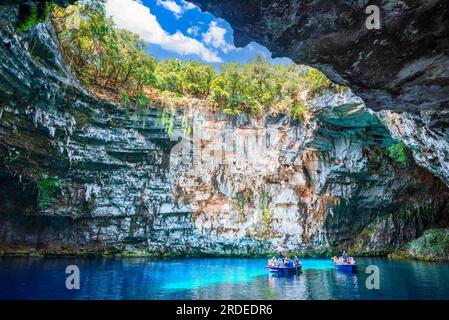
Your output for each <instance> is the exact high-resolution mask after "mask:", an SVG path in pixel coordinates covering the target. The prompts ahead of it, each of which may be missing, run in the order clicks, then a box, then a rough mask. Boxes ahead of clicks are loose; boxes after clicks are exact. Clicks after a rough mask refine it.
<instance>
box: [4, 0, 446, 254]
mask: <svg viewBox="0 0 449 320" xmlns="http://www.w3.org/2000/svg"><path fill="white" fill-rule="evenodd" d="M193 2H194V3H196V4H197V5H199V6H200V7H201V8H202V9H206V10H207V11H209V12H212V13H213V14H215V15H212V14H210V13H207V12H206V11H201V10H200V8H199V7H197V6H195V5H193V4H189V3H190V2H185V1H174V2H173V3H174V4H175V5H172V6H168V5H167V3H166V2H165V1H143V2H138V1H132V0H129V1H128V0H127V2H126V4H124V2H123V1H118V0H108V1H106V3H105V4H103V5H99V6H98V7H97V6H89V5H83V4H79V3H78V4H75V5H70V6H68V7H67V8H66V7H64V6H63V7H57V6H55V7H53V8H52V12H51V15H50V16H49V22H48V23H47V24H39V25H37V26H29V27H27V28H25V27H17V25H15V28H14V27H13V28H9V29H8V30H7V31H8V32H9V33H5V36H4V37H5V41H4V43H8V47H9V49H8V51H2V54H4V55H5V56H8V57H10V58H11V59H13V60H14V59H16V60H19V59H29V60H27V61H28V62H29V65H30V66H32V67H30V69H31V70H32V72H31V73H30V74H34V75H35V76H36V77H37V75H39V77H41V78H39V79H38V80H37V81H35V83H37V84H36V87H35V88H33V89H32V90H31V91H29V92H31V93H28V96H27V93H26V90H25V89H24V88H25V87H26V86H25V85H23V81H24V80H23V79H27V78H26V77H27V76H28V77H31V76H30V74H26V73H23V72H21V71H22V70H20V68H19V69H14V68H10V69H8V73H6V72H5V73H3V74H8V77H7V78H5V79H3V80H4V81H5V82H6V83H7V84H8V86H6V85H5V86H4V87H2V88H7V89H5V90H4V92H3V91H2V94H3V93H4V94H5V96H8V97H13V96H11V95H10V93H11V92H12V91H14V90H16V91H21V92H22V93H23V97H22V98H21V100H20V101H12V102H2V109H1V110H2V112H1V114H2V117H0V118H1V121H2V130H3V131H2V136H4V137H7V136H8V135H9V136H13V137H14V139H17V141H19V142H20V139H24V138H23V137H25V136H26V137H31V138H32V135H33V130H34V129H35V128H38V130H40V132H41V133H42V134H46V135H47V137H46V139H48V143H49V145H51V146H52V147H54V148H52V149H54V150H51V151H50V150H49V153H51V155H50V157H53V158H54V159H55V163H57V165H56V166H58V170H49V169H48V168H46V167H42V168H41V169H42V177H39V179H37V178H36V177H34V178H33V177H31V176H29V175H28V176H26V173H23V172H22V174H25V176H26V177H25V178H26V179H29V180H31V181H32V184H33V183H34V185H35V187H34V189H33V190H34V191H30V190H31V189H30V188H26V187H25V188H24V189H23V190H20V188H19V186H20V182H18V180H17V179H18V178H16V177H17V176H18V175H20V174H21V172H19V173H16V172H15V173H14V175H12V173H11V172H10V171H11V170H9V169H8V168H7V167H5V168H4V169H5V170H4V171H5V175H4V178H2V181H3V182H2V183H3V185H2V189H1V190H2V191H1V195H2V199H4V201H2V211H4V212H5V213H8V214H10V213H14V214H17V215H25V214H28V213H32V214H35V215H37V216H39V215H41V216H45V219H48V220H51V219H53V218H54V219H63V220H64V219H67V221H71V220H70V219H73V220H74V221H85V219H86V221H91V220H92V221H93V222H92V223H91V222H83V223H62V224H58V223H56V224H51V223H49V224H50V225H52V228H53V229H52V231H51V232H53V233H54V232H55V231H54V228H55V227H54V226H57V225H61V226H62V227H61V228H67V229H70V230H69V232H67V233H66V234H70V237H73V238H76V240H74V241H73V246H75V247H76V246H81V247H84V245H85V244H86V243H87V244H92V248H95V250H99V252H101V251H102V250H103V251H112V252H117V251H123V252H133V251H136V252H146V253H148V254H152V253H154V252H157V253H166V254H171V253H176V252H179V251H181V252H186V253H187V254H188V253H197V252H202V253H204V254H213V253H215V252H218V254H236V255H246V254H258V255H263V254H266V253H268V252H273V251H275V248H276V247H278V246H283V247H284V248H287V249H288V250H290V251H292V252H300V253H303V254H304V253H308V254H317V255H329V254H330V253H332V252H334V251H335V250H342V249H346V250H350V252H351V253H354V254H361V255H369V254H375V255H385V254H388V253H391V252H393V251H395V250H399V249H403V248H404V245H405V244H406V243H408V242H410V241H412V240H414V239H416V238H419V237H420V236H421V235H422V234H423V233H424V232H425V231H426V230H429V229H441V228H447V227H448V218H447V213H448V208H447V198H448V196H449V192H448V189H447V176H446V174H445V171H444V168H445V161H446V154H445V150H446V149H445V146H446V145H447V139H445V138H441V136H444V135H445V133H444V132H445V131H444V128H437V127H436V126H433V128H432V130H435V131H428V129H429V126H426V125H423V124H422V122H425V121H429V122H428V123H434V119H433V118H432V117H433V116H434V115H433V114H432V113H429V114H428V115H427V116H428V117H429V119H427V118H426V120H425V121H421V120H423V118H420V115H419V113H416V112H415V113H408V112H399V111H400V110H399V109H400V108H401V107H397V108H396V107H395V104H396V103H399V104H401V106H403V108H404V110H407V111H410V105H409V103H408V102H407V103H405V102H404V101H405V100H409V98H410V97H412V95H414V96H416V92H417V91H416V88H417V84H416V83H415V82H416V81H417V80H416V79H419V77H421V75H422V73H423V72H424V74H425V73H426V72H430V71H429V70H431V69H432V63H434V62H435V61H434V60H425V59H424V58H423V59H424V60H423V59H421V60H419V64H418V62H416V64H413V63H411V62H410V61H409V60H407V59H405V58H404V60H401V61H399V62H400V63H399V62H398V61H390V62H391V64H394V63H395V62H398V65H402V66H404V69H403V70H402V73H401V72H400V71H398V72H397V77H396V79H395V80H394V81H395V82H393V83H388V81H387V80H388V79H387V77H386V76H383V78H382V77H381V79H374V78H373V81H372V82H370V81H369V79H368V76H373V77H374V75H375V72H376V71H375V70H377V69H376V68H379V64H378V63H377V62H376V63H375V65H372V64H373V63H374V62H373V61H372V60H370V57H376V55H377V54H380V52H378V51H376V50H378V49H377V47H375V48H374V49H373V48H372V47H370V48H369V50H371V51H363V50H362V51H361V52H358V53H357V54H356V53H355V52H352V51H348V53H347V54H345V53H344V49H345V48H346V46H347V45H348V43H350V42H351V41H352V40H354V37H360V39H361V40H360V41H361V42H362V43H366V41H367V40H366V39H367V37H368V36H369V35H370V34H369V33H368V31H367V30H361V31H359V32H358V33H355V32H353V34H351V32H350V31H351V30H352V29H354V28H356V26H357V25H358V24H359V23H360V22H361V21H363V17H364V16H363V14H362V15H360V12H358V11H357V10H356V9H354V8H349V7H344V8H340V7H339V6H338V5H336V4H327V5H323V7H319V8H318V9H319V10H317V12H315V11H310V12H309V11H304V10H302V9H304V8H303V7H301V6H302V4H301V3H298V4H296V5H292V4H290V5H289V6H292V7H288V8H286V7H284V8H282V7H273V9H271V10H273V12H274V13H276V14H278V16H281V17H283V14H284V13H285V12H290V14H291V16H289V19H290V20H288V19H287V20H288V21H290V22H291V23H292V25H288V24H287V25H284V24H282V23H281V22H280V21H278V22H277V23H278V25H277V27H275V26H273V25H272V24H269V25H268V26H265V25H264V23H267V22H266V21H265V20H264V19H263V15H264V14H267V15H268V16H270V13H267V11H266V10H267V8H265V7H259V6H260V5H259V4H252V5H251V6H254V8H253V9H254V10H255V11H254V12H258V14H255V15H254V16H251V17H247V18H245V19H240V15H239V14H238V12H237V11H236V10H237V9H238V8H241V6H240V5H238V6H235V8H230V7H228V6H229V2H226V1H224V2H223V3H221V4H218V3H213V4H212V3H210V2H208V1H193ZM94 3H95V1H94ZM18 9H19V10H18ZM224 9H226V10H224ZM287 9H288V10H287ZM2 10H10V11H8V12H10V13H11V14H12V15H14V14H18V13H20V12H22V17H21V19H20V20H21V21H22V22H21V25H23V21H24V20H26V19H25V18H24V17H23V11H20V8H17V6H15V7H13V8H8V7H5V8H2ZM242 10H243V9H242ZM326 10H331V11H332V10H334V11H335V12H338V11H339V10H346V11H345V13H346V16H347V17H349V18H348V19H349V20H348V21H349V22H348V25H343V24H342V23H341V21H340V20H339V19H338V18H336V19H337V20H336V21H334V24H332V23H327V24H326V23H323V24H320V25H319V26H318V27H317V29H316V30H313V31H311V30H310V29H309V28H308V27H307V26H305V25H302V23H303V22H298V21H297V20H295V19H297V16H298V15H301V14H302V12H303V11H304V12H306V13H305V14H306V16H305V18H304V21H312V22H313V18H314V17H315V16H314V15H316V14H319V13H320V12H322V11H326ZM129 17H133V18H132V19H131V18H129ZM218 17H222V18H223V19H222V18H218ZM284 18H285V17H284ZM333 18H334V17H333V16H332V18H329V19H333ZM273 19H274V18H273ZM251 20H253V23H250V21H251ZM227 21H229V23H228V22H227ZM276 21H277V20H276ZM39 22H41V21H39ZM193 22H195V23H193ZM296 22H297V25H295V23H296ZM312 22H311V23H312ZM328 22H329V21H328ZM10 23H14V22H10ZM385 23H387V24H388V19H387V20H386V21H385ZM93 25H100V26H102V28H93ZM231 25H232V27H231ZM337 27H341V28H342V29H343V31H342V32H341V33H338V32H337V31H336V28H337ZM344 27H345V28H344ZM264 28H265V29H264ZM358 28H359V27H358ZM348 29H349V30H350V31H348ZM11 30H14V31H11ZM260 30H270V32H272V38H267V37H264V36H263V35H261V32H260ZM307 30H308V31H307ZM306 31H307V32H308V33H307V32H306ZM433 31H435V30H433ZM5 32H6V31H5ZM295 32H296V33H295ZM332 32H334V33H335V32H337V33H338V34H339V36H341V38H340V39H339V40H340V43H338V41H337V40H336V39H337V37H334V38H329V35H330V34H333V33H332ZM14 33H17V34H19V35H20V36H21V37H20V39H19V40H16V42H13V41H12V40H10V39H9V38H10V37H11V35H12V34H14ZM270 34H271V33H270ZM292 34H298V37H297V39H298V40H295V41H302V42H295V41H290V42H288V41H287V40H288V39H292ZM314 36H317V37H318V36H320V37H322V39H321V38H320V40H316V38H314ZM388 36H389V35H388V34H383V33H382V32H381V31H378V33H376V34H375V37H373V41H375V42H376V43H377V42H379V43H383V47H388V46H387V44H388V40H389V38H388ZM233 37H235V43H237V44H238V45H239V46H236V44H235V43H234V39H233ZM6 38H8V39H6ZM49 39H50V40H49ZM79 39H82V40H83V41H78V40H79ZM6 40H7V41H6ZM315 40H316V41H315ZM258 43H261V44H263V45H266V46H267V47H269V48H270V49H271V50H272V51H273V53H274V54H275V55H278V56H281V55H285V56H289V57H290V58H291V59H292V60H290V58H274V59H273V58H272V57H271V56H272V55H271V52H270V51H269V50H268V49H267V48H265V47H263V46H262V45H259V44H258ZM14 46H15V47H14ZM11 48H20V49H21V50H24V51H25V52H30V53H31V54H30V55H29V56H26V57H17V56H15V53H14V50H11ZM332 48H333V49H335V52H336V53H337V54H335V55H330V51H332V50H331V49H332ZM364 49H366V48H365V47H364ZM367 50H368V49H367ZM386 50H387V51H388V50H390V49H386ZM391 50H392V49H391ZM336 56H337V57H339V58H340V59H341V60H336V59H337V58H336ZM435 59H437V60H438V62H439V63H442V64H444V63H446V62H445V60H444V58H441V57H438V58H435ZM293 61H296V62H297V63H295V62H293ZM299 62H301V63H305V64H307V65H310V66H312V67H308V66H306V65H302V64H300V63H299ZM390 62H389V63H390ZM435 63H436V62H435ZM313 67H316V68H317V69H315V68H313ZM5 68H6V67H5ZM33 68H34V69H33ZM419 68H421V69H419ZM423 68H424V69H423ZM426 68H427V69H426ZM418 69H419V70H418ZM319 70H322V71H323V72H324V73H322V72H321V71H319ZM391 70H393V71H394V68H392V69H391ZM14 72H16V73H17V74H19V76H17V77H16V78H14V77H13V76H12V74H14ZM49 74H51V75H53V79H49V78H48V75H49ZM325 74H327V75H328V76H329V78H331V79H333V80H334V81H337V82H338V83H340V84H342V83H344V84H349V85H350V86H351V88H353V89H354V92H356V93H357V94H358V95H359V96H360V97H359V96H357V95H356V94H354V93H353V92H352V91H351V90H350V89H349V88H348V87H346V86H344V85H338V84H336V83H334V82H332V81H331V80H329V78H328V76H326V75H325ZM58 77H60V78H59V79H58ZM50 78H51V77H50ZM55 78H57V80H55ZM62 78H63V79H62ZM443 78H444V77H443ZM61 79H62V80H61ZM441 81H442V82H443V84H444V79H443V80H441ZM441 81H440V82H441ZM39 83H40V84H42V83H44V85H43V87H44V89H45V91H46V92H48V94H47V95H45V94H42V90H43V89H42V86H41V85H40V84H39ZM400 83H405V84H404V85H403V86H402V87H400V88H399V87H398V86H399V84H400ZM33 85H34V82H33ZM420 85H422V83H421V84H420ZM28 86H29V85H28ZM395 86H396V87H395ZM429 86H430V87H432V89H431V90H430V89H429V90H430V91H429V92H427V91H426V94H424V95H422V96H421V97H420V98H419V99H418V100H417V101H415V104H419V103H420V102H422V101H421V100H420V99H426V98H428V96H430V95H434V97H435V99H434V100H439V103H440V104H441V103H443V102H444V101H445V99H446V97H445V96H444V95H443V94H442V89H441V88H440V89H441V90H440V89H439V88H436V87H435V85H429ZM443 87H444V86H443ZM372 88H377V89H376V90H374V89H372ZM85 89H87V90H85ZM33 90H34V93H33ZM432 90H433V91H432ZM35 92H39V94H35ZM55 92H57V94H54V93H55ZM401 95H402V96H401ZM427 95H428V96H427ZM55 96H56V97H55ZM398 99H399V100H398ZM401 99H402V100H401ZM24 101H25V102H24ZM432 101H433V100H432ZM365 102H366V104H367V106H365ZM13 105H14V107H17V109H18V110H22V111H21V112H11V106H13ZM29 106H33V108H35V109H34V110H35V111H34V114H33V111H32V109H29V108H28V107H29ZM379 106H380V107H379ZM426 106H427V107H428V105H426ZM384 109H392V110H384ZM4 110H7V112H6V113H5V112H4ZM30 110H31V111H30ZM37 110H39V111H37ZM373 110H377V111H373ZM379 110H380V111H379ZM438 123H441V122H438ZM17 124H20V126H18V125H17ZM17 128H19V129H17ZM32 128H33V129H32ZM21 137H22V138H21ZM5 139H6V138H5ZM5 141H6V140H5ZM12 141H13V142H12V143H11V142H8V143H6V142H2V146H5V148H6V150H7V151H6V152H5V156H4V157H3V158H4V159H5V163H7V162H8V161H9V160H8V157H7V154H8V152H9V153H10V151H11V146H13V145H14V143H15V142H14V141H15V140H12ZM435 144H439V146H440V147H438V148H432V147H428V145H430V146H434V145H435ZM31 151H32V152H35V150H34V151H33V150H31ZM19 156H20V155H19ZM32 158H33V157H32V156H31V157H29V158H28V160H30V159H32ZM26 159H27V158H26V157H22V160H21V161H25V163H24V165H26V161H27V160H26ZM56 159H57V160H56ZM10 160H11V159H10ZM30 161H31V160H30ZM2 172H3V171H2ZM55 172H58V173H57V174H56V173H55ZM8 175H10V176H8ZM39 183H40V184H39ZM39 185H40V186H41V187H42V186H43V187H42V188H43V189H39V188H38V186H39ZM10 193H14V194H17V195H18V196H17V197H8V195H9V194H10ZM43 195H44V196H43ZM42 197H45V198H48V199H47V200H48V201H47V200H46V201H44V205H45V208H43V207H42ZM11 208H14V210H13V211H14V212H12V211H11V210H12V209H11ZM10 211H11V212H10ZM96 219H98V221H100V220H101V222H98V223H97V220H96ZM45 221H47V220H45ZM64 221H65V220H64ZM108 221H109V222H108ZM108 223H109V224H110V225H109V227H110V229H111V230H110V234H108V232H106V231H105V230H107V229H108ZM43 225H45V223H44V224H43ZM165 227H166V229H165ZM170 228H174V229H175V230H180V231H179V233H176V234H175V235H170V232H169V231H167V230H170ZM76 230H82V232H83V233H84V236H83V237H79V238H78V237H76V236H73V235H74V234H76ZM26 232H27V233H28V232H29V229H27V231H26ZM40 232H45V231H40ZM211 235H214V237H218V239H219V240H218V241H215V240H214V241H212V240H211V243H212V244H211V245H210V247H207V246H206V247H203V246H201V245H199V246H198V245H197V247H195V245H194V243H196V241H195V239H196V237H206V238H208V237H212V236H211ZM160 237H167V241H164V242H162V241H160V239H159V238H160ZM30 238H33V237H32V236H30ZM38 238H39V237H36V238H35V239H36V241H37V239H38ZM56 238H57V237H56ZM229 238H231V239H233V240H232V241H234V242H232V243H231V244H229V243H228V240H227V239H229ZM130 239H133V240H132V241H130ZM179 239H182V240H179ZM242 239H244V240H242ZM247 239H248V244H246V242H245V244H244V245H241V244H240V242H241V241H246V240H247ZM134 240H135V241H134ZM32 241H33V240H31V242H32ZM39 241H40V240H39ZM54 241H58V240H54ZM102 243H105V244H107V245H105V246H102V245H101V244H102ZM38 247H39V248H43V247H45V242H44V244H42V242H41V241H40V242H39V245H38ZM48 247H51V248H60V247H58V246H54V245H52V244H51V243H49V244H48ZM55 250H56V249H55ZM76 250H77V248H74V251H76ZM56 251H57V250H56ZM64 252H67V251H66V250H64Z"/></svg>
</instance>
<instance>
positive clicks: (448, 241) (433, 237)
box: [405, 229, 449, 260]
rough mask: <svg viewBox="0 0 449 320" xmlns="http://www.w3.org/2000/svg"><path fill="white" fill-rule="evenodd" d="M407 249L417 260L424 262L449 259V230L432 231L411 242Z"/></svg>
mask: <svg viewBox="0 0 449 320" xmlns="http://www.w3.org/2000/svg"><path fill="white" fill-rule="evenodd" d="M405 249H406V250H407V251H408V253H409V254H410V255H411V256H412V257H415V258H420V259H424V260H439V259H447V258H448V257H449V230H448V229H431V230H427V231H425V232H424V234H423V235H422V236H421V237H419V238H418V239H415V240H413V241H411V242H409V243H408V244H407V245H406V246H405Z"/></svg>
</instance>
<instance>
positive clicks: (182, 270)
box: [0, 258, 449, 300]
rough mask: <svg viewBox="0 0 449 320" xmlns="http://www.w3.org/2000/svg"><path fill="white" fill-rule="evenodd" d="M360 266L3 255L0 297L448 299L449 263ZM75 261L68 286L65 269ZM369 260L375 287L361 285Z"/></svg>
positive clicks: (373, 261) (384, 262)
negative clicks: (293, 268)
mask: <svg viewBox="0 0 449 320" xmlns="http://www.w3.org/2000/svg"><path fill="white" fill-rule="evenodd" d="M357 260H358V263H359V272H358V274H347V273H342V272H339V271H336V270H334V268H333V267H332V264H331V262H330V260H327V259H303V266H304V267H303V273H302V274H300V275H291V276H283V277H278V276H273V275H270V274H268V273H267V272H266V271H265V270H264V266H265V264H266V259H218V258H213V259H210V258H207V259H170V260H154V259H146V258H125V259H114V258H110V259H87V258H64V259H62V258H0V299H283V300H290V299H449V264H444V263H423V262H414V261H407V262H405V261H390V260H388V259H383V258H376V259H374V258H373V259H370V258H360V259H357ZM68 265H77V266H78V267H79V269H80V290H67V289H66V287H65V280H66V277H67V275H66V274H65V269H66V267H67V266H68ZM368 265H377V266H378V267H379V269H380V289H379V290H368V289H367V288H366V286H365V281H366V278H367V277H368V274H366V273H365V269H366V267H367V266H368Z"/></svg>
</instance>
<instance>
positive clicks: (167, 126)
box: [161, 110, 176, 137]
mask: <svg viewBox="0 0 449 320" xmlns="http://www.w3.org/2000/svg"><path fill="white" fill-rule="evenodd" d="M175 115H176V114H175V112H171V111H166V110H164V111H162V115H161V125H162V127H163V129H164V130H165V132H166V133H167V134H168V136H169V137H171V136H172V135H173V130H174V123H175Z"/></svg>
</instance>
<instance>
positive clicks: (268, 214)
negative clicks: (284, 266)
mask: <svg viewBox="0 0 449 320" xmlns="http://www.w3.org/2000/svg"><path fill="white" fill-rule="evenodd" d="M269 202H270V194H269V193H268V192H266V191H264V192H263V193H262V201H261V205H260V211H261V212H262V223H263V225H264V227H265V229H268V228H269V226H270V223H271V220H272V218H273V213H274V210H273V209H272V208H270V207H269Z"/></svg>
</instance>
